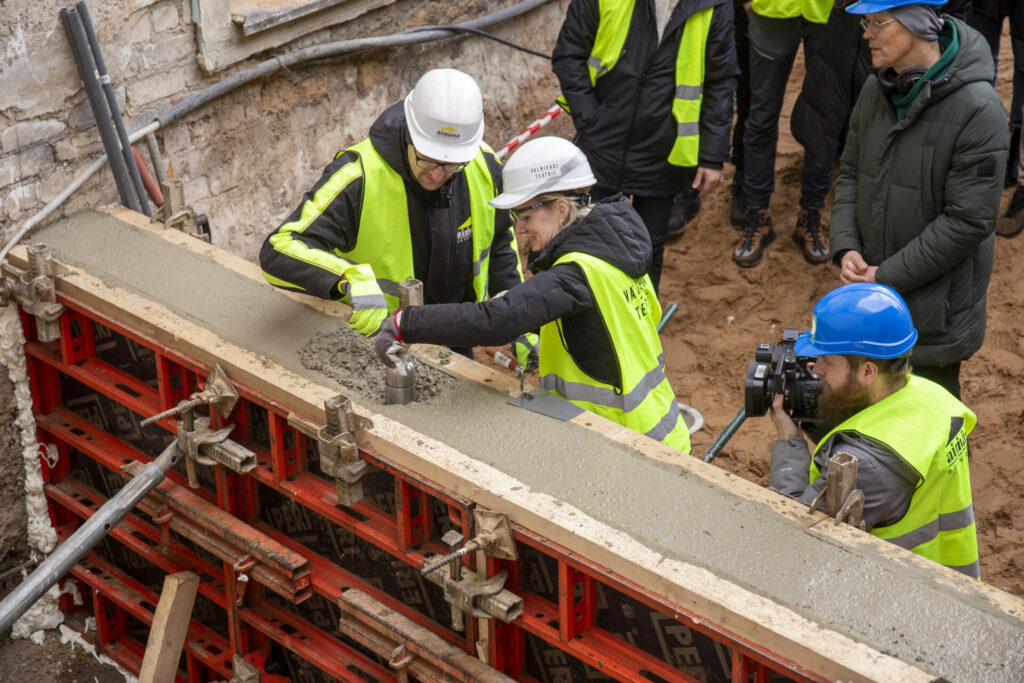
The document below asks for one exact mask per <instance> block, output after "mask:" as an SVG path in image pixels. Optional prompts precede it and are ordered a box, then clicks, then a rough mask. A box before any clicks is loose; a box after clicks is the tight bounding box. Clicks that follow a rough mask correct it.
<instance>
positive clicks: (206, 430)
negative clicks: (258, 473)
mask: <svg viewBox="0 0 1024 683" xmlns="http://www.w3.org/2000/svg"><path fill="white" fill-rule="evenodd" d="M234 428H235V426H234V425H228V426H227V427H224V428H223V429H217V430H213V429H210V419H209V418H207V417H197V418H195V421H194V429H191V430H189V429H187V428H186V424H185V421H182V422H179V423H178V447H179V448H181V450H182V452H183V453H184V454H185V455H186V456H187V457H188V458H189V459H191V460H193V461H194V462H197V463H199V464H200V465H223V466H224V467H227V468H228V469H229V470H231V471H232V472H238V473H239V474H245V473H246V472H248V471H249V470H251V469H253V468H255V467H256V454H255V453H253V452H252V451H250V450H249V449H248V448H246V447H245V446H242V445H241V444H238V443H235V442H234V441H231V440H230V439H228V434H230V433H231V430H232V429H234Z"/></svg>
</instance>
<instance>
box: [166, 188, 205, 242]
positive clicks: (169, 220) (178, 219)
mask: <svg viewBox="0 0 1024 683" xmlns="http://www.w3.org/2000/svg"><path fill="white" fill-rule="evenodd" d="M160 191H161V192H162V193H163V195H164V205H163V206H162V207H160V218H161V219H162V220H163V222H164V228H166V229H168V230H180V231H181V232H183V233H185V234H186V235H191V236H192V237H195V238H196V239H200V240H203V241H204V242H209V241H210V236H209V235H208V234H205V233H204V232H203V231H202V230H200V229H199V225H198V224H197V222H196V212H195V209H193V208H192V207H191V206H189V205H187V204H186V203H185V190H184V187H183V185H182V183H181V181H180V180H168V181H167V182H162V183H160Z"/></svg>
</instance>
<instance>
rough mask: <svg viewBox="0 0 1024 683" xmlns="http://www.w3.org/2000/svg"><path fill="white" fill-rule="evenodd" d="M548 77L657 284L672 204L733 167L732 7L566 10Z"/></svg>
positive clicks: (669, 1)
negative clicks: (641, 239) (625, 204)
mask: <svg viewBox="0 0 1024 683" xmlns="http://www.w3.org/2000/svg"><path fill="white" fill-rule="evenodd" d="M551 67H552V69H553V70H554V72H555V75H556V76H557V77H558V82H559V84H560V85H561V88H562V98H561V103H562V104H563V106H564V107H566V108H567V109H568V111H569V113H570V114H571V116H572V120H573V123H574V124H575V126H576V132H577V137H576V143H577V144H578V145H579V147H580V149H582V150H583V152H584V154H586V155H587V160H588V161H589V162H590V167H591V168H592V169H593V171H594V176H595V177H596V179H597V184H596V185H595V187H594V188H593V190H592V192H591V195H592V196H593V197H594V198H595V199H602V198H604V197H609V196H612V195H614V194H617V193H620V192H621V193H623V194H626V195H629V196H631V198H632V201H633V208H634V209H636V210H637V213H639V214H640V217H641V218H642V219H643V221H644V224H645V225H646V226H647V229H648V230H649V231H650V236H651V244H652V249H653V252H652V259H651V269H650V276H651V282H652V283H653V285H654V289H655V291H657V289H658V284H659V281H660V279H661V269H662V261H663V255H664V248H665V239H666V236H667V234H668V223H669V217H670V215H671V213H672V200H673V197H675V196H676V195H677V194H679V193H680V192H683V191H684V190H688V191H690V192H693V193H695V194H699V195H704V194H706V193H707V192H708V191H710V190H712V189H714V188H715V187H716V186H717V185H718V184H719V183H720V182H721V181H722V166H723V165H724V164H725V162H726V161H727V160H728V158H729V131H730V130H731V128H732V112H733V95H734V93H735V90H736V76H737V75H738V74H739V67H738V65H737V63H736V48H735V42H734V40H733V9H732V3H731V2H730V0H572V2H571V3H569V7H568V10H567V12H566V16H565V21H564V22H563V24H562V28H561V30H560V31H559V34H558V41H557V43H556V45H555V50H554V52H553V54H552V59H551Z"/></svg>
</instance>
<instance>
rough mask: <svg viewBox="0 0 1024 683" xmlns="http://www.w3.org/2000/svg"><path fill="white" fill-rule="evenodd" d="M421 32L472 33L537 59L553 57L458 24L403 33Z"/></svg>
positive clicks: (420, 28) (410, 30) (421, 27)
mask: <svg viewBox="0 0 1024 683" xmlns="http://www.w3.org/2000/svg"><path fill="white" fill-rule="evenodd" d="M420 31H451V32H452V33H471V34H473V35H475V36H481V37H483V38H488V39H490V40H493V41H495V42H497V43H501V44H502V45H506V46H508V47H511V48H513V49H516V50H519V51H521V52H525V53H526V54H530V55H535V56H537V57H543V58H544V59H547V60H550V59H551V55H549V54H546V53H544V52H539V51H537V50H533V49H530V48H528V47H526V46H524V45H519V44H518V43H513V42H512V41H511V40H505V39H504V38H499V37H498V36H496V35H494V34H493V33H488V32H487V31H481V30H480V29H478V28H469V27H466V26H459V25H458V24H448V25H445V24H438V25H436V26H420V27H417V28H411V29H409V30H408V31H403V33H419V32H420Z"/></svg>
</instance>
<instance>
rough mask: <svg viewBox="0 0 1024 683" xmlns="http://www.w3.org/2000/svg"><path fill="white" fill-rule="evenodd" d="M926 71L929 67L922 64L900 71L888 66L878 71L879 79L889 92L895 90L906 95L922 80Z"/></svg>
mask: <svg viewBox="0 0 1024 683" xmlns="http://www.w3.org/2000/svg"><path fill="white" fill-rule="evenodd" d="M926 71H927V69H925V68H924V67H920V66H912V67H910V68H909V69H904V70H903V71H901V72H899V73H896V72H895V71H894V70H893V69H892V68H886V69H882V71H880V72H879V73H878V80H879V82H880V83H881V84H882V88H883V89H884V90H885V91H886V92H887V93H888V92H895V93H896V94H898V95H906V94H907V93H908V92H910V89H911V88H913V87H914V84H915V83H917V82H918V81H919V80H921V77H922V76H924V74H925V72H926Z"/></svg>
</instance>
